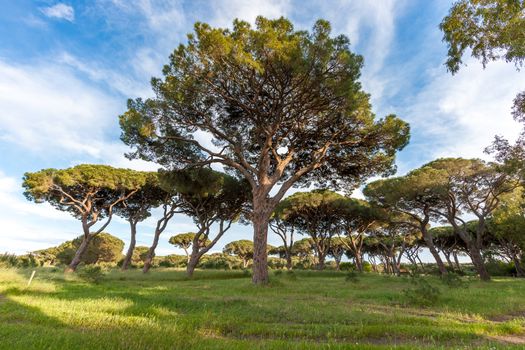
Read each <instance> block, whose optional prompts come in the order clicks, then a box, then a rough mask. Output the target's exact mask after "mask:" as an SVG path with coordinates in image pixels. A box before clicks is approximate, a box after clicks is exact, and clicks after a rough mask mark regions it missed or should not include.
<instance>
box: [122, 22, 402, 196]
mask: <svg viewBox="0 0 525 350" xmlns="http://www.w3.org/2000/svg"><path fill="white" fill-rule="evenodd" d="M330 35H331V27H330V24H329V23H328V22H327V21H324V20H319V21H317V23H316V24H315V25H314V27H313V29H312V31H311V33H308V32H307V31H303V30H301V31H296V30H294V28H293V25H292V23H291V22H290V21H289V20H287V19H285V18H279V19H275V20H270V19H267V18H264V17H258V18H257V20H256V27H252V26H251V25H250V24H249V23H247V22H244V21H239V20H236V21H234V24H233V28H232V29H231V30H230V29H222V28H212V27H210V26H209V25H208V24H205V23H197V24H196V25H195V33H193V34H191V35H189V36H188V42H187V43H186V44H182V45H180V46H179V47H178V48H177V49H176V50H175V51H174V52H173V54H172V55H171V57H170V62H169V63H168V64H167V65H166V66H165V67H164V70H163V74H164V77H163V78H162V79H159V78H155V79H152V85H153V90H154V91H155V93H156V96H155V98H154V99H148V100H142V99H137V100H135V101H129V103H128V111H127V112H126V113H124V114H123V115H122V116H121V117H120V125H121V128H122V131H123V133H122V137H121V138H122V140H123V141H124V142H125V143H126V144H128V145H130V146H132V147H134V148H135V152H133V153H132V154H131V156H133V157H138V158H142V159H146V160H150V161H155V162H157V163H159V164H162V165H165V166H166V167H170V168H174V167H182V166H184V165H187V164H195V163H197V162H198V161H199V160H204V159H207V158H208V157H209V156H210V155H212V154H211V153H212V151H211V150H209V149H208V148H207V147H206V146H205V145H202V144H200V143H199V142H198V141H197V140H195V138H193V137H192V136H191V135H192V134H193V132H195V131H203V132H207V133H209V134H210V135H211V136H212V137H213V139H212V142H213V143H214V144H215V145H217V146H220V147H224V152H222V153H221V154H220V156H216V155H214V156H213V157H212V158H210V159H211V160H210V161H211V162H218V163H222V164H225V165H227V166H232V167H234V168H236V169H237V170H241V169H242V173H243V175H244V176H246V177H247V178H250V179H252V180H253V179H254V178H256V177H257V176H259V175H258V170H260V169H258V170H257V171H254V170H253V169H254V168H257V163H258V159H259V157H260V155H261V154H267V151H269V150H270V149H269V148H268V147H270V148H271V149H273V150H277V149H280V148H281V147H283V148H287V149H288V154H289V155H290V156H293V157H291V159H292V162H291V163H289V166H285V167H284V169H283V171H282V175H281V176H279V177H278V178H277V179H276V180H275V181H279V180H281V179H285V178H286V179H288V178H291V176H293V174H294V173H295V172H296V171H297V170H298V169H301V168H303V167H305V166H310V165H311V164H313V163H319V164H324V166H323V167H319V168H314V167H313V168H311V169H309V170H310V171H307V172H305V173H304V174H303V176H302V178H301V179H300V180H299V181H303V182H308V181H313V182H318V183H321V182H322V183H323V184H325V183H326V182H325V181H326V179H327V178H331V179H332V180H334V182H340V184H341V185H342V186H348V187H352V186H354V185H356V184H357V183H359V182H360V181H361V179H362V178H364V177H367V176H370V175H372V174H375V173H390V172H392V171H393V160H394V155H395V152H396V150H398V149H401V148H403V147H404V146H405V145H406V143H407V141H408V134H409V128H408V125H407V124H406V123H404V122H403V121H401V120H400V119H398V118H396V117H395V116H392V115H390V116H387V117H386V118H384V119H382V120H374V118H375V116H374V115H373V113H372V112H371V106H370V102H369V96H368V94H366V93H365V92H364V91H362V89H361V84H360V82H359V77H360V70H361V67H362V57H361V56H359V55H356V54H354V53H353V52H351V51H350V47H349V40H348V38H346V37H345V36H342V35H340V36H335V37H331V36H330ZM276 84H277V85H276ZM285 89H286V91H287V93H286V94H275V93H272V92H274V91H281V90H283V91H284V90H285ZM226 96H227V97H226ZM166 106H169V108H165V107H166ZM279 106H281V107H282V108H281V107H279ZM283 108H284V109H283ZM270 110H271V111H273V112H271V113H269V112H268V111H270ZM278 110H282V111H284V110H286V113H284V112H283V113H276V111H278ZM270 130H272V133H271V134H269V133H268V132H269V131H270ZM264 134H268V136H269V139H268V140H270V141H271V142H270V143H271V144H270V145H268V146H266V145H264V149H261V147H260V146H258V145H261V143H260V135H264ZM329 140H330V143H329V150H327V151H326V152H323V153H322V154H323V156H322V157H318V158H317V159H316V158H315V157H313V154H319V155H321V152H318V153H315V152H316V151H318V150H320V149H322V148H323V146H324V145H325V144H326V142H327V141H329ZM289 146H293V147H289ZM286 156H287V155H285V156H284V157H283V158H285V157H286ZM279 162H280V160H279V158H278V157H275V156H274V155H273V154H271V156H270V158H269V164H268V167H267V168H265V169H263V171H264V174H265V176H266V175H267V174H268V171H270V169H275V168H276V166H277V164H278V163H279ZM268 175H269V174H268ZM339 180H341V181H339ZM343 182H344V183H343ZM274 183H275V182H274ZM272 185H273V184H272Z"/></svg>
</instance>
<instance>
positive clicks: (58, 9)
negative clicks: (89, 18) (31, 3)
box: [41, 3, 75, 22]
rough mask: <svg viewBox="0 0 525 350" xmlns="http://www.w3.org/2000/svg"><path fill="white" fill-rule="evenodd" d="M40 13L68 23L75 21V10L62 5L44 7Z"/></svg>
mask: <svg viewBox="0 0 525 350" xmlns="http://www.w3.org/2000/svg"><path fill="white" fill-rule="evenodd" d="M41 11H42V13H43V14H44V15H46V16H47V17H51V18H59V19H64V20H66V21H69V22H73V21H74V20H75V10H74V9H73V7H72V6H70V5H66V4H64V3H57V4H55V5H53V6H49V7H44V8H42V9H41Z"/></svg>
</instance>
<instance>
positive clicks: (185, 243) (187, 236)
mask: <svg viewBox="0 0 525 350" xmlns="http://www.w3.org/2000/svg"><path fill="white" fill-rule="evenodd" d="M194 239H195V232H186V233H179V234H177V235H174V236H171V237H170V239H169V243H170V244H171V245H174V246H175V247H177V248H180V249H182V250H184V253H185V254H186V262H187V263H189V262H190V249H191V245H192V243H193V240H194ZM199 244H200V242H199ZM207 244H209V242H204V243H203V245H204V246H206V245H207Z"/></svg>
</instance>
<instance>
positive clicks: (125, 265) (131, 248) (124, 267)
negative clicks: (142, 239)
mask: <svg viewBox="0 0 525 350" xmlns="http://www.w3.org/2000/svg"><path fill="white" fill-rule="evenodd" d="M129 225H130V233H131V238H130V241H129V247H128V252H127V253H126V257H125V258H124V261H123V262H122V268H121V269H122V271H124V270H127V269H128V267H129V265H130V264H131V258H132V257H133V251H134V250H135V244H137V240H136V236H137V223H136V222H133V221H131V220H130V222H129Z"/></svg>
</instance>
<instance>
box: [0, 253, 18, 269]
mask: <svg viewBox="0 0 525 350" xmlns="http://www.w3.org/2000/svg"><path fill="white" fill-rule="evenodd" d="M16 266H18V257H17V256H16V255H15V254H9V253H3V254H2V255H0V267H3V268H8V267H16Z"/></svg>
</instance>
